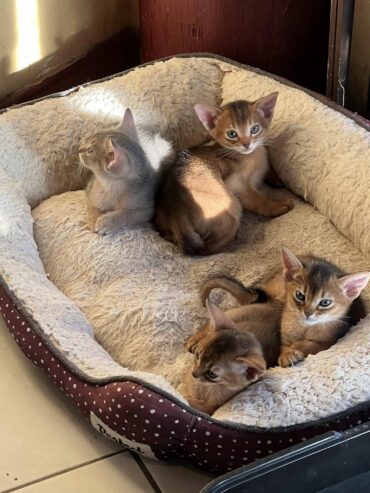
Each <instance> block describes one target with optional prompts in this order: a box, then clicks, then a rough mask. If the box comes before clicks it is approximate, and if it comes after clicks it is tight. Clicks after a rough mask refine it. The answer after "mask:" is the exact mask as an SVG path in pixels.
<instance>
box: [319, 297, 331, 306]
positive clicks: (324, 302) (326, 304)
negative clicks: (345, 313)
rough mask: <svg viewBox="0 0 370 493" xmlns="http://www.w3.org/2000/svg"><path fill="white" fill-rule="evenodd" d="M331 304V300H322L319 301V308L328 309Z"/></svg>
mask: <svg viewBox="0 0 370 493" xmlns="http://www.w3.org/2000/svg"><path fill="white" fill-rule="evenodd" d="M332 303H333V301H332V300H329V298H324V299H323V300H321V301H320V303H319V306H320V307H321V308H328V306H330V305H331V304H332Z"/></svg>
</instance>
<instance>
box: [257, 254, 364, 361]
mask: <svg viewBox="0 0 370 493" xmlns="http://www.w3.org/2000/svg"><path fill="white" fill-rule="evenodd" d="M281 258H282V264H283V271H282V273H281V272H280V273H279V274H277V275H276V276H275V277H273V278H272V279H271V280H270V281H268V282H267V283H266V284H264V285H262V286H261V287H262V289H263V290H264V291H265V292H266V293H267V295H269V296H270V297H275V298H277V299H281V300H284V303H285V306H284V309H283V312H282V320H281V353H280V357H279V365H280V366H283V367H286V366H289V365H293V364H294V363H297V362H298V361H301V360H303V359H304V358H306V357H307V356H308V355H309V354H317V353H318V352H320V351H323V350H325V349H328V348H329V347H331V346H332V345H333V344H335V343H336V342H337V340H338V339H340V338H341V337H343V336H344V334H345V333H346V332H347V331H348V330H349V328H350V327H351V326H352V325H355V324H356V323H357V322H358V321H359V320H360V319H361V318H363V317H364V316H365V310H364V305H363V302H362V300H361V299H360V298H359V296H360V294H361V291H362V290H363V289H364V288H365V287H366V285H367V283H368V281H369V279H370V272H358V273H355V274H347V275H346V274H344V272H342V271H341V270H340V269H339V268H338V267H336V266H335V265H333V264H331V263H329V262H327V261H326V260H323V259H320V258H317V257H314V256H311V255H307V256H302V257H300V258H297V257H296V256H295V255H294V254H293V253H292V252H291V251H290V250H288V249H287V248H283V249H282V252H281Z"/></svg>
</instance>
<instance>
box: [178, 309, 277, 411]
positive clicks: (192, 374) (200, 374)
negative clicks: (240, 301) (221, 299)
mask: <svg viewBox="0 0 370 493" xmlns="http://www.w3.org/2000/svg"><path fill="white" fill-rule="evenodd" d="M206 305H207V311H208V315H209V322H208V323H206V325H205V326H204V327H203V328H202V329H201V330H200V331H199V332H197V333H196V334H195V335H193V336H192V337H191V338H190V339H189V341H188V343H187V345H186V348H187V350H188V351H189V352H190V353H192V354H194V365H193V368H192V370H190V371H186V372H185V375H184V379H183V381H182V383H181V385H180V386H179V388H178V390H179V392H180V393H182V394H183V395H184V397H185V398H186V399H187V400H188V402H189V404H190V405H191V406H193V407H195V408H196V409H199V410H200V411H203V412H205V413H208V414H213V413H214V412H215V410H216V409H217V408H219V407H220V406H221V405H222V404H224V403H225V402H226V401H228V400H229V399H231V397H233V396H234V395H235V394H237V393H239V392H240V391H241V390H243V389H245V388H246V387H248V386H249V385H250V384H251V383H253V382H255V381H256V380H258V379H259V378H260V377H261V376H262V375H263V374H264V373H265V371H266V369H267V367H270V366H275V365H276V364H277V359H278V356H279V348H280V338H279V321H280V314H279V310H277V309H276V306H274V305H272V304H251V305H245V306H242V307H240V308H235V309H232V310H229V311H227V312H225V313H224V312H223V311H222V310H220V308H218V307H217V306H216V305H215V304H214V303H212V302H211V301H209V300H207V302H206Z"/></svg>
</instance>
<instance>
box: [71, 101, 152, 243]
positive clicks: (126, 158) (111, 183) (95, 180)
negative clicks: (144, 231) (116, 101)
mask: <svg viewBox="0 0 370 493" xmlns="http://www.w3.org/2000/svg"><path fill="white" fill-rule="evenodd" d="M79 158H80V162H81V164H82V165H83V166H86V167H87V168H89V169H90V170H91V171H92V173H93V176H92V177H91V180H90V182H89V183H88V186H87V188H86V193H87V202H88V211H89V223H90V227H91V229H92V230H93V231H94V232H96V233H98V234H100V235H105V234H107V233H112V232H114V231H117V230H118V229H120V228H122V226H126V225H130V224H136V223H142V222H146V221H149V220H150V219H152V216H153V213H154V195H155V188H156V172H155V170H154V169H153V168H152V166H151V164H150V162H149V161H148V159H147V156H146V154H145V152H144V149H143V147H142V145H141V144H140V141H139V138H138V134H137V130H136V126H135V122H134V118H133V115H132V113H131V110H130V109H129V108H127V109H126V111H125V114H124V117H123V120H122V122H121V124H120V125H119V126H118V127H117V128H115V129H113V130H108V131H103V132H100V133H97V134H96V135H94V136H93V137H92V138H91V139H89V140H88V141H87V142H86V143H85V144H84V145H82V146H81V147H80V149H79Z"/></svg>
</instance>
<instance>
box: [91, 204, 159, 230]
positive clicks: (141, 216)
mask: <svg viewBox="0 0 370 493" xmlns="http://www.w3.org/2000/svg"><path fill="white" fill-rule="evenodd" d="M152 215H153V208H152V207H147V208H145V209H137V210H122V209H120V210H116V211H111V212H107V213H105V214H102V215H101V216H100V217H98V219H97V220H96V222H95V228H94V231H95V233H98V234H100V235H106V234H108V233H114V232H115V231H118V230H119V229H121V228H122V227H124V226H129V225H132V224H138V223H144V222H147V221H149V220H150V219H151V218H152Z"/></svg>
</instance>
